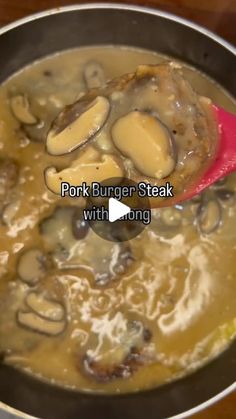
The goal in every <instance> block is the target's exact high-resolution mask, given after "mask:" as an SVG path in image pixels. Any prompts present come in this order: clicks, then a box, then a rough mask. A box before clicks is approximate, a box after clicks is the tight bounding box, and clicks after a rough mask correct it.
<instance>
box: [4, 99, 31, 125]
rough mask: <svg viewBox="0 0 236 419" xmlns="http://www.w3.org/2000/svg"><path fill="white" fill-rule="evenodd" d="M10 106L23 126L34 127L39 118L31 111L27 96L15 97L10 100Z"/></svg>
mask: <svg viewBox="0 0 236 419" xmlns="http://www.w3.org/2000/svg"><path fill="white" fill-rule="evenodd" d="M10 105H11V109H12V112H13V114H14V116H15V117H16V118H17V119H18V121H19V122H21V123H22V124H28V125H32V124H33V125H34V124H36V123H37V118H36V117H35V116H34V115H33V114H32V112H31V110H30V105H29V101H28V98H27V96H26V95H18V96H14V97H12V98H11V99H10Z"/></svg>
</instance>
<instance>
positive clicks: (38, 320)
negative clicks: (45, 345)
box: [16, 310, 66, 336]
mask: <svg viewBox="0 0 236 419" xmlns="http://www.w3.org/2000/svg"><path fill="white" fill-rule="evenodd" d="M16 317H17V322H18V324H19V325H20V326H22V327H25V328H27V329H29V330H32V331H33V332H37V333H42V334H44V335H47V336H57V335H60V334H61V333H62V332H64V330H65V327H66V322H65V321H52V320H47V319H45V318H43V317H40V316H38V315H37V314H36V313H33V312H30V311H23V310H19V311H18V312H17V316H16Z"/></svg>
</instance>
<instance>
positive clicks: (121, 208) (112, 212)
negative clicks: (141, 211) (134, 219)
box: [108, 198, 131, 223]
mask: <svg viewBox="0 0 236 419" xmlns="http://www.w3.org/2000/svg"><path fill="white" fill-rule="evenodd" d="M108 211H109V221H110V223H114V221H117V220H119V219H120V218H122V217H124V216H125V215H127V214H129V213H130V211H131V208H130V207H128V205H126V204H122V202H120V201H118V200H117V199H115V198H109V201H108Z"/></svg>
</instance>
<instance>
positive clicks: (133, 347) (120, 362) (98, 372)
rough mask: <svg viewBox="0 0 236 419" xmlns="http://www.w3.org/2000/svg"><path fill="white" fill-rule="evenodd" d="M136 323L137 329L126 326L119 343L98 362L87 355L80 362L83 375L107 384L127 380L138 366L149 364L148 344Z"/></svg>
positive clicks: (141, 328)
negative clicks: (117, 380) (146, 350)
mask: <svg viewBox="0 0 236 419" xmlns="http://www.w3.org/2000/svg"><path fill="white" fill-rule="evenodd" d="M137 323H140V325H139V327H138V329H137V325H136V327H135V328H134V327H132V328H129V325H127V330H126V332H125V333H124V336H123V338H122V339H121V341H120V343H119V344H118V345H117V346H116V347H115V348H113V349H111V350H109V351H108V353H103V355H102V356H100V357H99V360H95V359H93V358H92V357H91V356H89V355H88V353H87V354H86V355H85V357H84V358H83V360H82V368H83V371H84V373H85V374H86V375H88V376H89V377H91V378H93V379H95V380H96V381H98V382H102V383H107V382H111V381H114V380H116V379H120V378H121V379H127V378H129V377H131V376H132V375H133V374H134V373H135V372H136V371H137V369H138V368H139V366H141V365H144V364H145V363H147V362H150V360H151V359H150V358H149V357H148V356H147V355H146V354H145V349H146V347H147V345H148V343H147V341H146V342H145V340H144V334H143V330H144V328H143V325H142V323H141V322H137ZM146 330H147V329H146ZM149 336H151V332H150V333H149ZM149 341H150V339H149V340H148V342H149Z"/></svg>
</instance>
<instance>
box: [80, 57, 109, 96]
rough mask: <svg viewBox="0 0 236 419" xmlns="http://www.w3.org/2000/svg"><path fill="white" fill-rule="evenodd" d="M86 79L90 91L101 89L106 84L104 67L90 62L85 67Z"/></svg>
mask: <svg viewBox="0 0 236 419" xmlns="http://www.w3.org/2000/svg"><path fill="white" fill-rule="evenodd" d="M84 79H85V83H86V85H87V88H88V89H94V88H98V87H101V86H102V85H103V84H104V83H105V75H104V70H103V67H102V65H101V64H100V63H98V62H96V61H89V62H88V63H86V64H85V67H84Z"/></svg>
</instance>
